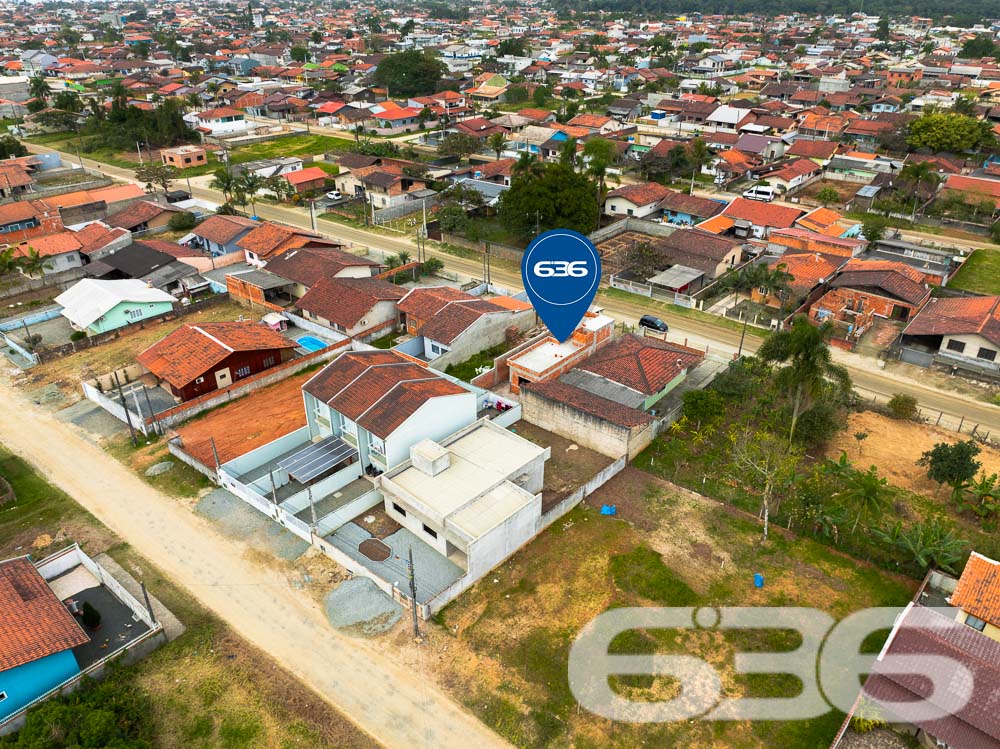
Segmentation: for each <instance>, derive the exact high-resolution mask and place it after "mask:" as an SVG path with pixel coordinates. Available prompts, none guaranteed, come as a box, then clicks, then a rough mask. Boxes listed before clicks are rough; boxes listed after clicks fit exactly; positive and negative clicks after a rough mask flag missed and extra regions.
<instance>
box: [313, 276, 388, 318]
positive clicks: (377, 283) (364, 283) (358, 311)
mask: <svg viewBox="0 0 1000 749" xmlns="http://www.w3.org/2000/svg"><path fill="white" fill-rule="evenodd" d="M405 295H406V289H401V288H400V287H398V286H396V285H395V284H391V283H389V282H388V281H383V280H382V279H379V278H321V279H319V281H317V282H316V283H315V284H313V285H312V286H311V287H310V288H309V291H307V292H306V293H305V295H304V296H303V297H302V298H301V299H299V301H297V302H296V303H295V306H296V307H298V308H299V309H302V310H307V311H308V312H311V313H313V314H314V315H318V316H319V317H322V318H324V319H326V320H329V321H330V322H332V323H335V324H337V325H341V326H343V327H344V328H348V329H349V328H353V327H354V326H355V325H357V324H358V323H359V322H360V321H361V320H362V319H364V316H365V315H367V314H368V313H369V312H371V310H372V308H373V307H374V306H375V305H376V304H378V303H379V302H381V301H396V300H399V299H402V298H403V297H404V296H405Z"/></svg>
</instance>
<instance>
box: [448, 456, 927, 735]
mask: <svg viewBox="0 0 1000 749" xmlns="http://www.w3.org/2000/svg"><path fill="white" fill-rule="evenodd" d="M605 503H606V504H615V505H617V509H618V516H617V517H608V516H602V515H600V514H598V513H597V512H596V511H595V510H594V509H591V508H596V507H599V506H600V505H601V504H605ZM754 573H761V574H763V575H764V578H765V586H764V587H763V588H762V589H758V588H755V587H754V585H753V575H754ZM912 585H914V584H912V583H910V582H908V581H904V580H901V579H897V578H894V577H892V576H890V575H888V574H885V573H883V572H881V571H879V570H877V569H875V568H873V567H870V566H867V565H864V564H860V563H858V562H857V561H855V560H853V559H850V558H848V557H846V556H843V555H841V554H839V553H837V552H835V551H832V550H830V549H829V548H827V547H825V546H822V545H821V544H818V543H816V542H814V541H811V540H809V539H804V538H799V537H796V536H794V535H792V534H787V533H783V532H782V531H781V530H780V529H778V530H775V531H774V533H773V534H772V538H771V540H770V541H769V542H768V543H767V544H762V543H761V541H760V527H759V525H758V523H757V522H755V519H754V518H752V517H750V516H747V515H744V514H743V513H740V512H739V511H736V510H733V509H732V508H730V507H727V506H725V505H722V504H720V503H717V502H714V501H711V500H709V499H706V498H705V497H702V496H700V495H697V494H693V493H691V492H687V491H685V490H683V489H680V488H679V487H675V486H673V485H671V484H668V483H666V482H663V481H660V480H658V479H655V478H652V477H650V476H648V475H647V474H644V473H642V472H640V471H637V470H635V469H631V468H629V469H626V470H625V471H624V472H623V473H622V474H620V475H619V476H617V477H616V478H615V479H613V480H612V481H610V482H609V483H608V484H607V485H606V486H605V487H604V488H602V489H601V490H600V491H598V492H597V493H596V494H594V495H592V496H591V497H590V498H588V500H587V506H582V507H580V508H578V509H576V510H574V511H573V512H572V513H570V514H569V515H567V516H566V517H564V518H563V519H562V520H561V521H559V522H557V523H556V524H555V525H554V526H552V527H551V528H550V529H549V530H547V531H546V532H545V533H544V534H542V535H541V536H540V537H539V538H537V539H536V540H535V541H533V542H532V543H531V544H530V545H529V546H527V547H526V548H524V549H522V550H521V551H520V552H519V553H518V554H516V555H515V556H514V557H513V558H512V559H511V560H510V561H508V562H507V563H506V564H504V565H503V566H502V567H500V568H499V569H498V570H495V571H494V572H493V573H491V574H490V575H489V576H488V577H487V578H486V579H485V580H484V581H482V582H480V583H479V584H478V585H477V586H476V587H474V588H473V589H472V590H471V591H469V592H468V593H466V594H465V595H463V596H462V597H461V598H460V599H458V601H456V602H454V603H452V604H451V605H449V606H448V607H447V608H446V609H444V611H442V612H441V614H440V616H439V620H440V622H441V624H442V625H443V626H444V629H445V632H444V633H440V634H434V635H432V645H433V646H434V647H435V648H436V649H438V650H439V651H440V655H441V658H440V659H439V669H440V670H441V672H442V679H443V681H444V682H445V683H446V684H447V685H448V686H449V687H450V688H451V690H452V693H453V694H454V695H455V696H456V697H457V698H459V699H461V700H462V701H463V702H465V704H466V705H468V706H469V708H470V709H471V710H473V711H474V712H475V713H476V714H477V715H478V716H479V717H480V718H481V719H482V720H484V721H485V722H486V723H487V724H488V725H490V726H492V727H493V728H494V729H495V730H497V731H498V732H499V733H501V734H502V735H504V736H505V737H507V738H508V739H510V740H511V741H512V742H513V743H514V744H516V745H518V746H526V747H527V746H530V747H536V746H580V747H619V746H630V747H631V746H662V747H667V746H684V747H692V748H705V749H707V748H709V747H727V749H744V748H745V749H751V748H752V749H757V748H761V749H763V748H764V747H789V748H791V747H795V748H796V749H799V748H804V749H813V748H815V747H826V746H827V745H828V744H829V741H830V739H831V737H832V736H833V734H834V732H835V731H836V729H837V727H838V725H839V724H840V722H841V720H842V718H843V716H842V715H841V714H839V713H836V712H832V711H831V712H830V713H829V714H827V715H825V716H823V717H820V718H817V719H814V720H811V721H797V722H754V723H749V722H745V721H744V722H720V723H707V722H700V721H690V722H689V721H683V722H678V723H669V724H663V725H628V724H614V725H611V724H610V723H609V721H608V720H607V719H604V718H598V717H596V716H594V715H592V714H589V713H588V712H586V711H582V710H579V709H578V708H577V706H576V703H575V700H574V698H573V696H572V693H571V692H570V689H569V684H568V681H567V671H566V668H567V661H568V653H569V648H570V645H571V643H572V642H573V640H574V638H575V636H576V633H577V632H579V631H580V629H581V628H582V627H583V626H584V625H585V624H586V623H587V622H589V621H590V620H591V619H593V618H594V617H595V616H596V615H598V614H599V613H601V612H603V611H606V610H607V609H609V608H613V607H621V606H692V605H693V606H716V605H733V606H813V607H817V608H820V609H822V610H824V611H826V612H828V613H830V614H831V615H833V616H834V617H835V618H842V617H843V616H845V615H847V614H848V613H850V612H852V611H854V610H857V609H859V608H863V607H865V606H872V605H899V606H902V605H904V604H905V603H906V602H907V601H908V600H909V598H910V596H911V595H912V589H911V586H912ZM797 645H798V638H797V636H793V635H790V634H789V633H788V632H784V631H763V630H752V631H745V632H741V633H739V634H737V633H735V632H728V633H724V632H719V631H712V630H651V631H639V630H637V631H632V632H628V633H624V634H623V635H620V636H619V637H618V638H617V639H616V640H615V641H614V642H613V643H612V649H613V650H615V651H617V652H619V653H622V654H625V653H650V652H657V653H670V652H673V653H677V652H684V653H690V654H693V655H698V656H702V657H704V658H705V659H706V660H707V661H708V662H709V663H711V664H712V665H713V666H714V667H715V668H716V669H717V671H718V672H719V674H720V677H721V680H722V684H723V696H726V697H738V696H778V697H790V696H794V695H795V694H797V693H798V691H799V684H798V682H797V680H796V679H794V678H791V677H787V676H781V675H777V676H775V677H762V676H753V677H742V676H738V675H736V674H735V673H734V672H733V665H732V664H733V656H734V653H736V652H737V651H744V650H754V649H756V650H789V649H794V648H795V647H797ZM612 685H613V687H614V688H615V689H616V690H617V691H619V692H621V693H623V694H626V695H627V696H629V697H630V698H631V699H635V700H639V701H642V700H650V699H670V698H671V697H673V696H675V695H676V693H677V692H678V685H677V684H676V683H675V682H673V681H671V680H669V679H666V678H662V677H657V678H655V679H651V678H639V677H629V678H616V679H614V680H613V681H612ZM694 686H696V685H694Z"/></svg>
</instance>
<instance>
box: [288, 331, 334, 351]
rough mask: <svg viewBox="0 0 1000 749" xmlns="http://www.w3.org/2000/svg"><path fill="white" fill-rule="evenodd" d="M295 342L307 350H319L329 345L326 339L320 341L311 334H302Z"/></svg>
mask: <svg viewBox="0 0 1000 749" xmlns="http://www.w3.org/2000/svg"><path fill="white" fill-rule="evenodd" d="M295 342H296V343H297V344H299V345H300V346H301V347H302V348H304V349H306V350H307V351H319V350H320V349H324V348H326V347H327V346H328V345H329V344H327V342H326V341H321V340H320V339H319V338H317V337H316V336H311V335H304V336H302V337H301V338H297V339H296V340H295Z"/></svg>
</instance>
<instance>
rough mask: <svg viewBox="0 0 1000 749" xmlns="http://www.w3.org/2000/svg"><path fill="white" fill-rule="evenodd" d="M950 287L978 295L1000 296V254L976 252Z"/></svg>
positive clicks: (983, 251)
mask: <svg viewBox="0 0 1000 749" xmlns="http://www.w3.org/2000/svg"><path fill="white" fill-rule="evenodd" d="M948 286H950V287H953V288H956V289H962V290H964V291H973V292H975V293H977V294H1000V252H997V251H996V250H974V251H973V253H972V254H971V255H969V257H968V259H967V260H966V261H965V262H964V263H962V267H961V268H959V269H958V273H956V274H955V275H954V276H952V278H951V280H950V281H948Z"/></svg>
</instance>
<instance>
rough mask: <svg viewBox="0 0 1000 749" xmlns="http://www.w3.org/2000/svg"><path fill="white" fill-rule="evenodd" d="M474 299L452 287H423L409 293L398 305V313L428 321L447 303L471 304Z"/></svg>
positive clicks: (470, 295)
mask: <svg viewBox="0 0 1000 749" xmlns="http://www.w3.org/2000/svg"><path fill="white" fill-rule="evenodd" d="M475 300H476V297H474V296H472V294H467V293H466V292H464V291H462V290H461V289H456V288H454V287H452V286H424V287H420V288H416V289H413V290H412V291H410V292H409V293H408V294H407V295H406V296H405V297H403V299H402V300H401V301H400V303H399V311H400V312H405V313H406V314H407V315H411V316H413V317H415V318H417V319H418V320H424V321H426V320H429V319H430V318H432V317H433V316H434V314H435V313H436V312H437V311H438V310H439V309H441V308H442V307H444V306H445V305H446V304H448V303H449V302H455V301H465V302H473V301H475Z"/></svg>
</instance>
